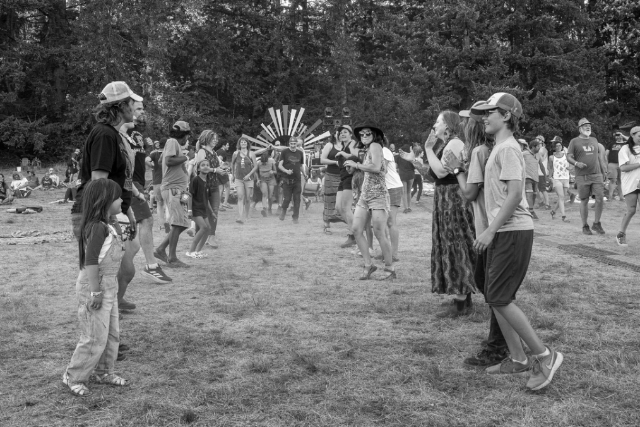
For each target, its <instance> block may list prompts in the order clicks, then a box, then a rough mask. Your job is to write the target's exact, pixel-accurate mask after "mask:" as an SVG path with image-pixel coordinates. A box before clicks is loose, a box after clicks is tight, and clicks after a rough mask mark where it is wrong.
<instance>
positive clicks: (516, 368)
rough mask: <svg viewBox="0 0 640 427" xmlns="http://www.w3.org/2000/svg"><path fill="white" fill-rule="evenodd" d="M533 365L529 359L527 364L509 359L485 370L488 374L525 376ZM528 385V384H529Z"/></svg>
mask: <svg viewBox="0 0 640 427" xmlns="http://www.w3.org/2000/svg"><path fill="white" fill-rule="evenodd" d="M531 367H532V363H531V361H530V360H529V358H527V363H520V362H516V361H515V360H513V359H512V358H510V357H508V358H506V359H504V360H503V361H502V362H500V364H499V365H494V366H489V367H488V368H487V369H485V372H486V373H487V374H493V375H496V374H503V375H504V374H506V375H517V374H523V373H525V372H528V371H530V370H531ZM527 385H528V384H527Z"/></svg>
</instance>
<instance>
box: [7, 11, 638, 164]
mask: <svg viewBox="0 0 640 427" xmlns="http://www.w3.org/2000/svg"><path fill="white" fill-rule="evenodd" d="M639 70H640V3H639V2H638V1H637V0H587V1H585V0H459V1H456V2H451V1H447V0H412V1H408V0H397V1H387V0H385V1H382V0H325V1H321V0H317V1H312V0H290V1H285V0H240V1H238V0H234V1H230V0H182V1H171V0H131V1H128V2H120V1H115V0H99V1H98V0H4V1H3V2H2V3H1V4H0V71H1V72H0V159H1V160H0V161H2V162H3V163H9V162H10V163H14V162H15V161H16V159H17V158H19V157H23V156H27V157H29V156H33V155H37V156H39V157H40V158H43V159H46V160H54V159H57V158H60V157H61V156H64V155H65V154H66V153H68V152H69V151H70V150H71V149H72V148H74V147H78V146H80V145H81V144H82V141H83V140H84V137H85V135H86V134H87V132H88V130H89V129H90V127H91V125H92V116H91V110H92V108H93V107H94V106H95V105H96V104H97V94H98V93H99V91H100V90H101V89H102V87H103V86H104V85H105V84H106V83H108V82H109V81H112V80H125V81H127V82H128V83H129V84H130V85H131V86H132V88H134V90H136V91H138V92H139V93H141V94H142V95H143V96H144V97H145V100H146V107H147V111H148V113H149V120H150V125H151V126H150V129H149V131H150V133H151V135H152V136H155V137H160V136H162V135H163V134H164V133H165V130H166V129H167V127H168V124H169V123H171V122H172V121H174V120H176V119H178V118H180V119H184V120H187V121H189V122H190V123H192V124H193V125H194V127H195V128H196V129H197V130H200V129H204V128H214V129H216V130H218V131H219V132H220V133H221V135H222V137H223V139H225V140H229V141H234V140H235V138H236V137H237V136H238V135H240V134H241V133H247V134H257V133H258V132H259V131H260V123H262V122H266V123H268V122H270V119H269V118H268V113H267V109H268V108H269V107H272V106H280V105H282V104H291V105H302V106H303V107H305V108H306V111H307V112H306V115H305V117H306V121H307V122H313V121H315V120H316V119H317V118H321V117H322V115H323V111H324V108H325V106H332V107H334V108H336V107H342V106H348V107H349V108H350V109H351V110H352V114H353V118H354V120H356V121H357V120H359V119H363V118H365V117H366V118H371V119H373V120H375V121H377V122H378V123H380V125H381V126H382V127H383V128H384V129H386V130H388V132H389V134H390V136H391V138H392V139H394V140H395V141H396V142H404V141H406V142H409V141H415V140H418V139H422V138H423V137H424V131H425V130H426V129H427V128H428V126H430V124H431V123H432V122H433V120H434V118H435V117H436V115H437V112H438V111H439V110H441V109H445V108H451V109H454V110H459V109H464V108H468V107H469V106H470V104H471V103H472V102H473V101H475V100H478V99H486V98H487V97H488V95H490V94H491V93H493V92H495V91H498V90H508V91H511V92H513V93H515V94H517V96H519V97H520V98H521V100H522V102H523V105H524V108H525V114H526V117H525V121H524V125H523V129H522V132H523V133H524V135H525V136H526V135H533V134H538V133H542V134H543V135H546V136H548V137H551V136H553V135H556V134H557V135H561V136H563V137H564V138H569V137H570V136H571V135H574V134H575V132H576V125H575V124H576V122H577V120H578V119H579V118H580V117H582V116H587V117H588V118H589V119H590V120H591V121H593V122H594V123H595V133H596V134H597V135H598V136H600V138H601V139H602V140H604V141H605V142H606V141H607V140H608V139H609V135H610V133H611V131H612V129H613V128H615V127H616V126H618V125H620V124H621V123H623V122H628V121H630V120H634V119H639V118H640V101H639V98H638V96H637V94H638V93H639V91H640V76H639V73H638V71H639Z"/></svg>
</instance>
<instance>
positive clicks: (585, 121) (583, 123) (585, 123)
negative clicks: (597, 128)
mask: <svg viewBox="0 0 640 427" xmlns="http://www.w3.org/2000/svg"><path fill="white" fill-rule="evenodd" d="M590 124H591V122H590V121H589V120H587V119H586V118H584V117H583V118H581V119H580V121H579V122H578V127H580V126H584V125H590Z"/></svg>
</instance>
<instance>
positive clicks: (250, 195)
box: [244, 181, 253, 220]
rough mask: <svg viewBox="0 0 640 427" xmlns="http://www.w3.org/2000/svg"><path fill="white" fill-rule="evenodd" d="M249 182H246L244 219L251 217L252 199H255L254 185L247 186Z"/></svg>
mask: <svg viewBox="0 0 640 427" xmlns="http://www.w3.org/2000/svg"><path fill="white" fill-rule="evenodd" d="M247 184H248V182H247V181H245V182H244V185H245V187H244V191H245V196H244V219H245V220H247V219H249V213H250V211H251V200H252V199H253V187H247Z"/></svg>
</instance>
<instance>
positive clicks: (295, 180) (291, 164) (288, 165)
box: [278, 136, 304, 224]
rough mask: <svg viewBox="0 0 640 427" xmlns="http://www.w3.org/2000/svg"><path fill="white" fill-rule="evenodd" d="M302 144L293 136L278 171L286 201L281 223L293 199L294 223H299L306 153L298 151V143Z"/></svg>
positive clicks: (282, 156)
mask: <svg viewBox="0 0 640 427" xmlns="http://www.w3.org/2000/svg"><path fill="white" fill-rule="evenodd" d="M299 142H302V138H300V137H296V136H292V137H291V138H290V139H289V149H288V150H286V149H285V150H284V151H282V155H281V157H280V161H279V162H278V169H279V170H280V171H282V172H283V174H282V192H283V193H284V200H283V202H282V211H281V212H280V221H284V217H285V214H286V213H287V208H288V207H289V203H290V202H291V199H292V198H293V216H292V218H293V223H294V224H297V223H298V216H299V214H300V195H301V194H302V184H301V180H302V175H301V171H302V167H303V166H304V153H303V152H302V151H300V150H298V143H299Z"/></svg>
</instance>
